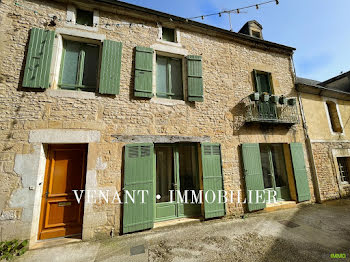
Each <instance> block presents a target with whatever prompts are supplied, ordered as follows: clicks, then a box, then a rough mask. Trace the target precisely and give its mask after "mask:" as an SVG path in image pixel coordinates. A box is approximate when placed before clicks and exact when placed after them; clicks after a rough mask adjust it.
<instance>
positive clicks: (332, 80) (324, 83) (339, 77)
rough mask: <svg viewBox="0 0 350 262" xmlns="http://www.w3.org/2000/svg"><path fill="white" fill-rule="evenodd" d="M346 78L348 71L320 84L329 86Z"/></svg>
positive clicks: (349, 72) (348, 74)
mask: <svg viewBox="0 0 350 262" xmlns="http://www.w3.org/2000/svg"><path fill="white" fill-rule="evenodd" d="M347 76H350V71H348V72H345V73H343V74H340V75H337V76H335V77H332V78H330V79H328V80H326V81H324V82H322V85H327V84H330V83H332V82H335V81H337V80H339V79H342V78H344V77H347Z"/></svg>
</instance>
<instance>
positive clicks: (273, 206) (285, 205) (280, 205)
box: [264, 201, 297, 212]
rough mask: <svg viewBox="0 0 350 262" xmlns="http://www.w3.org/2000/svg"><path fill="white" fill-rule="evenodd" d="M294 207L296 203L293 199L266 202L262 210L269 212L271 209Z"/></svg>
mask: <svg viewBox="0 0 350 262" xmlns="http://www.w3.org/2000/svg"><path fill="white" fill-rule="evenodd" d="M294 207H297V203H296V202H295V201H279V202H276V203H272V204H266V207H265V208H264V211H265V212H271V211H276V210H281V209H287V208H294Z"/></svg>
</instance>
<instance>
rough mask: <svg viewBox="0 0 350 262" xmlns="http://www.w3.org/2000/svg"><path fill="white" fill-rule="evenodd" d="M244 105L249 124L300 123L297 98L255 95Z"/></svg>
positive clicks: (246, 119) (246, 100)
mask: <svg viewBox="0 0 350 262" xmlns="http://www.w3.org/2000/svg"><path fill="white" fill-rule="evenodd" d="M244 103H245V104H246V114H245V121H246V122H247V123H270V124H287V125H294V124H296V123H298V122H299V117H298V108H297V105H296V104H297V99H296V97H288V98H287V97H285V96H275V95H268V94H261V95H260V94H258V93H253V94H251V95H250V96H249V97H247V98H245V99H244Z"/></svg>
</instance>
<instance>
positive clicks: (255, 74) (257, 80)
mask: <svg viewBox="0 0 350 262" xmlns="http://www.w3.org/2000/svg"><path fill="white" fill-rule="evenodd" d="M253 77H254V81H255V91H256V92H259V93H262V91H261V85H260V81H259V77H258V72H257V71H256V70H255V69H254V70H253Z"/></svg>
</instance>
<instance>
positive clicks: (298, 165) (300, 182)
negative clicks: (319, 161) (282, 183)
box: [290, 143, 311, 202]
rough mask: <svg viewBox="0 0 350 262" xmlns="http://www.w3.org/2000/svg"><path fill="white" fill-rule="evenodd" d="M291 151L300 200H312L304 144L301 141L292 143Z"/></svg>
mask: <svg viewBox="0 0 350 262" xmlns="http://www.w3.org/2000/svg"><path fill="white" fill-rule="evenodd" d="M290 152H291V156H292V163H293V171H294V178H295V185H296V191H297V198H298V202H303V201H307V200H310V198H311V196H310V188H309V182H308V178H307V172H306V167H305V160H304V150H303V145H302V144H301V143H291V144H290Z"/></svg>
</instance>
